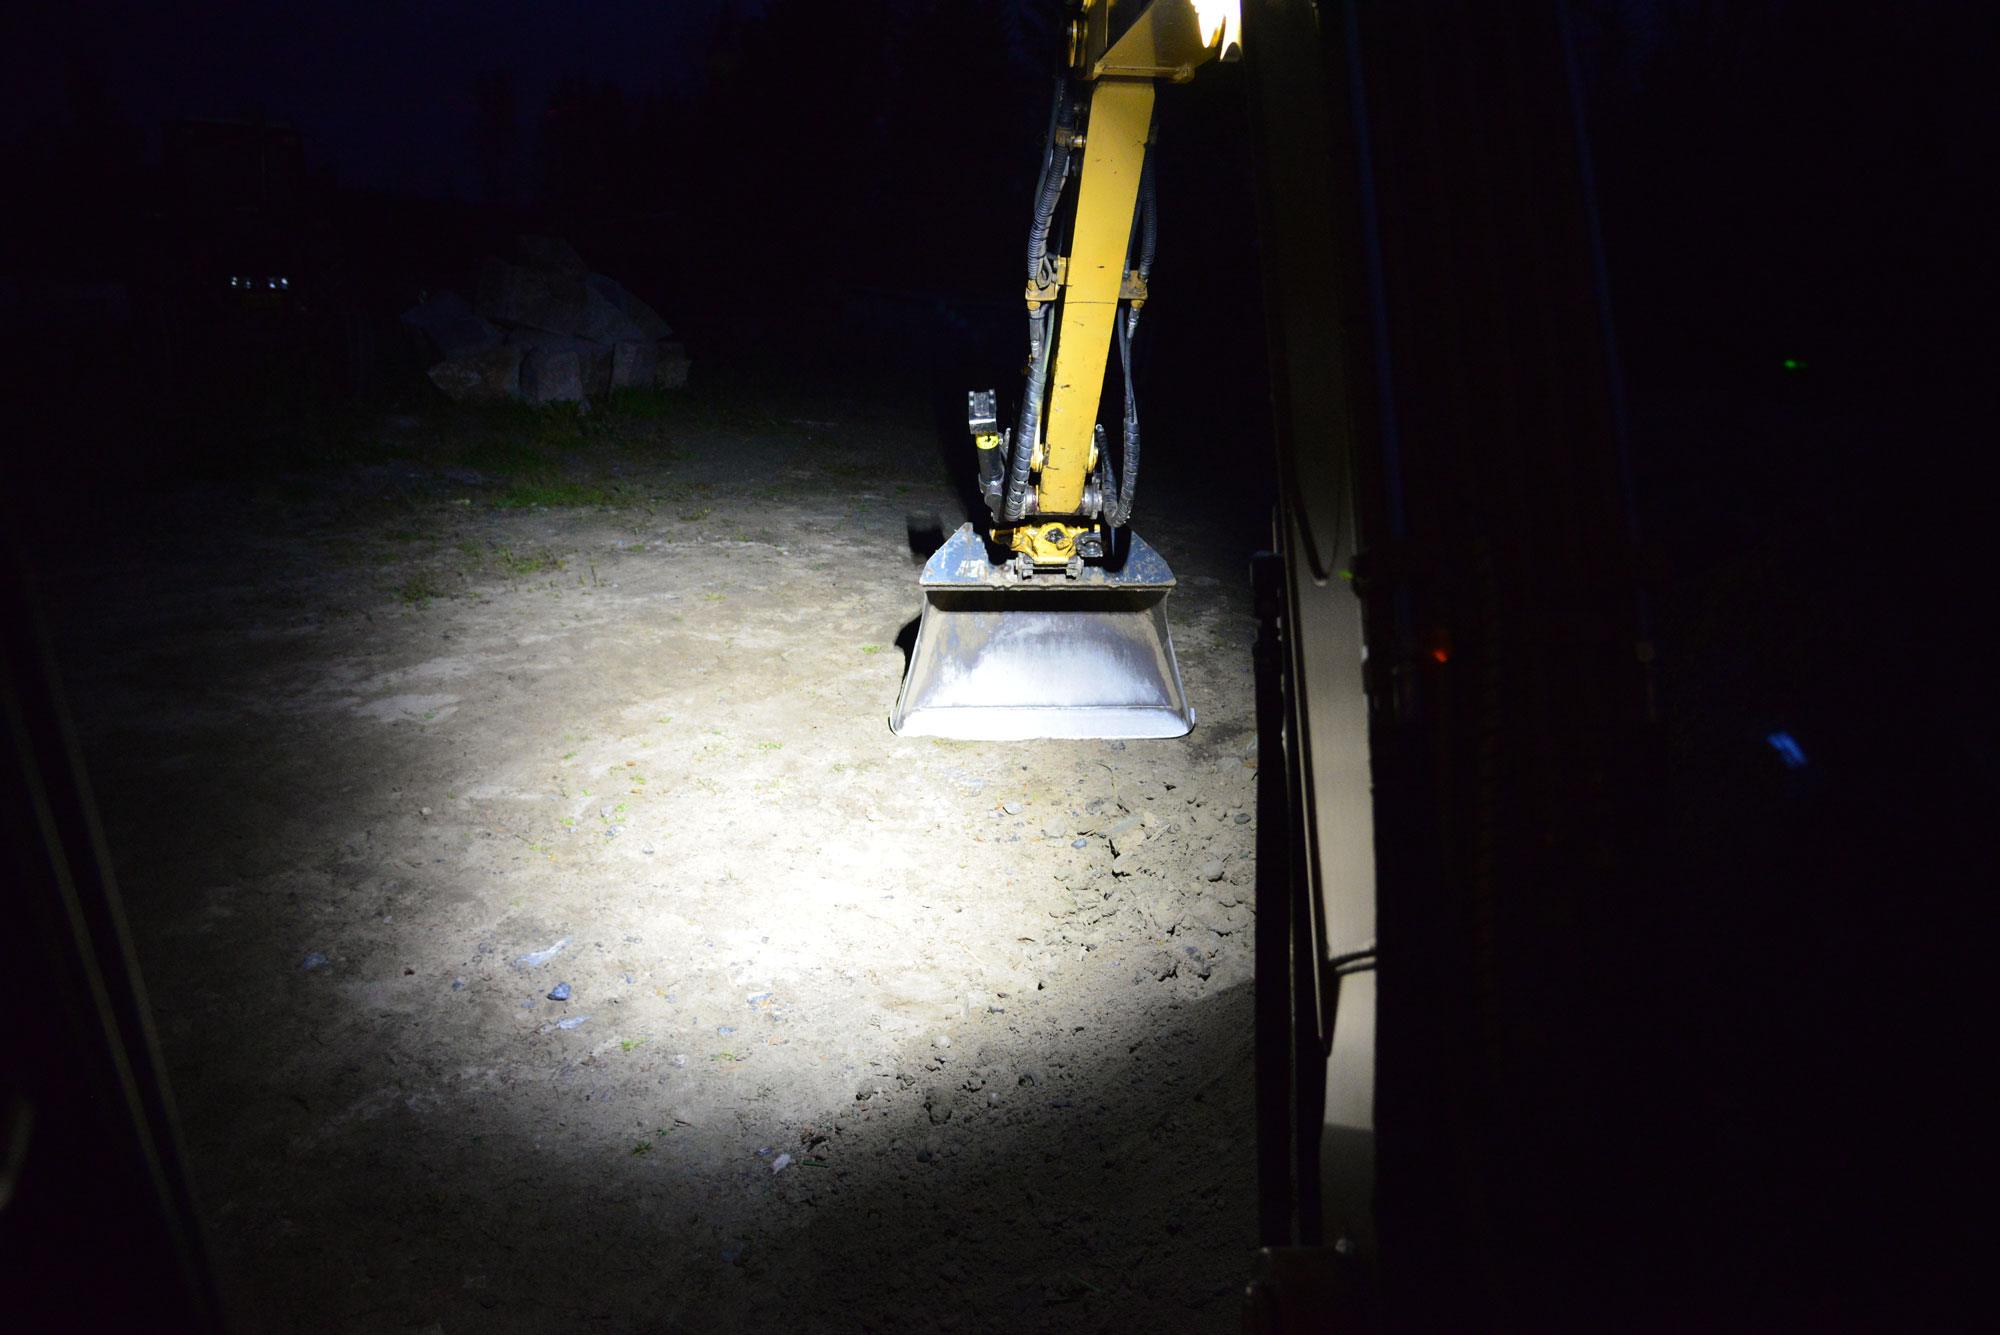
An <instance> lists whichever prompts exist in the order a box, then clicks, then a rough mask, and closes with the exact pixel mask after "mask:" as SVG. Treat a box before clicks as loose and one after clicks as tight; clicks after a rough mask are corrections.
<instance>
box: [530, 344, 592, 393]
mask: <svg viewBox="0 0 2000 1335" xmlns="http://www.w3.org/2000/svg"><path fill="white" fill-rule="evenodd" d="M521 397H522V398H524V399H526V400H527V401H528V402H529V403H534V404H544V403H581V402H582V401H583V397H584V395H583V361H582V359H581V358H580V357H578V356H577V355H576V353H575V352H574V351H572V350H569V349H562V350H544V349H542V348H529V349H527V352H526V355H525V356H523V357H522V358H521Z"/></svg>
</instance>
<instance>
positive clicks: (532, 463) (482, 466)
mask: <svg viewBox="0 0 2000 1335" xmlns="http://www.w3.org/2000/svg"><path fill="white" fill-rule="evenodd" d="M465 463H466V466H467V467H468V468H476V469H478V470H479V471H480V472H482V473H510V474H511V473H526V474H534V473H543V472H546V471H548V468H549V460H548V456H546V455H544V454H543V453H542V452H541V451H540V450H539V449H537V448H535V446H534V444H533V443H532V442H530V441H526V440H523V439H522V438H521V437H520V436H518V435H516V434H514V433H512V432H508V433H506V434H504V435H497V436H487V437H483V438H481V439H479V440H476V441H474V442H473V444H472V448H470V449H469V450H467V451H466V452H465Z"/></svg>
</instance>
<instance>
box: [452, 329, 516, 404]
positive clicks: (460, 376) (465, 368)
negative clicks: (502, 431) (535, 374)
mask: <svg viewBox="0 0 2000 1335" xmlns="http://www.w3.org/2000/svg"><path fill="white" fill-rule="evenodd" d="M524 351H525V349H522V348H519V347H515V346H512V345H509V344H505V343H503V344H500V345H499V346H497V347H491V348H486V349H483V350H481V351H479V352H470V353H466V354H465V355H463V356H459V357H449V358H447V359H445V360H444V361H441V362H439V363H438V364H437V365H436V366H433V367H432V368H431V370H430V376H431V383H432V384H434V385H436V386H437V387H438V388H439V389H441V390H443V391H444V392H445V395H446V397H448V398H450V399H451V400H452V402H454V403H505V402H506V401H507V400H509V399H515V398H519V397H520V396H521V357H522V353H523V352H524Z"/></svg>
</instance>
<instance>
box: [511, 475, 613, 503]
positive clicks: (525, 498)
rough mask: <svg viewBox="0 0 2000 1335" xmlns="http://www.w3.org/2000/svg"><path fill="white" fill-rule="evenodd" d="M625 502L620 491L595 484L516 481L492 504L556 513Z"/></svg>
mask: <svg viewBox="0 0 2000 1335" xmlns="http://www.w3.org/2000/svg"><path fill="white" fill-rule="evenodd" d="M624 500H625V495H624V491H623V489H622V488H618V487H602V486H599V485H598V484H597V483H595V482H550V481H535V480H529V481H521V480H517V481H516V482H515V483H514V485H513V486H512V487H510V488H508V490H507V492H506V494H505V495H503V496H500V497H499V498H497V499H496V500H495V501H494V502H493V504H494V505H495V506H496V507H498V508H500V509H502V510H525V509H527V508H529V507H530V506H536V505H539V506H541V507H543V508H544V509H558V508H560V507H562V506H570V505H618V504H620V503H622V502H623V501H624Z"/></svg>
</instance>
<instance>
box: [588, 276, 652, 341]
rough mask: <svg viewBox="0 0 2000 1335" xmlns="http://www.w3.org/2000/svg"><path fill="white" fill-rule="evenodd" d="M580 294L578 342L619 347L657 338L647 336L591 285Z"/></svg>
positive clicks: (635, 322)
mask: <svg viewBox="0 0 2000 1335" xmlns="http://www.w3.org/2000/svg"><path fill="white" fill-rule="evenodd" d="M584 292H585V304H584V308H583V319H582V320H580V321H578V322H577V326H576V334H577V337H578V338H587V339H590V340H592V341H593V342H597V343H623V342H628V341H636V340H641V339H652V338H657V337H658V335H657V334H649V333H647V332H646V331H645V330H644V329H643V328H641V327H640V326H639V324H638V322H637V321H635V320H633V319H632V318H631V317H630V316H628V315H627V314H625V312H624V311H622V310H620V309H619V308H618V305H617V303H616V302H614V301H612V300H611V298H609V297H607V296H605V295H604V293H603V292H602V291H600V290H599V289H598V288H597V287H596V286H595V285H592V284H586V285H585V288H584Z"/></svg>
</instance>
